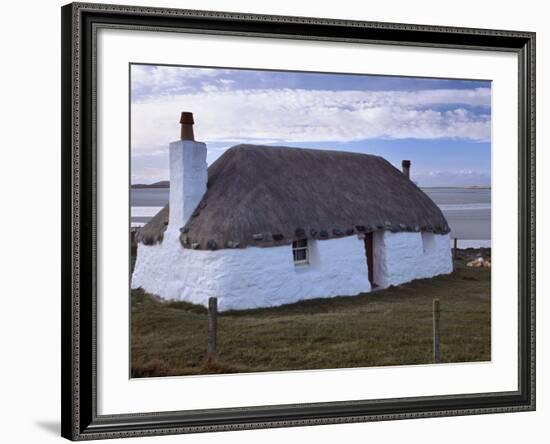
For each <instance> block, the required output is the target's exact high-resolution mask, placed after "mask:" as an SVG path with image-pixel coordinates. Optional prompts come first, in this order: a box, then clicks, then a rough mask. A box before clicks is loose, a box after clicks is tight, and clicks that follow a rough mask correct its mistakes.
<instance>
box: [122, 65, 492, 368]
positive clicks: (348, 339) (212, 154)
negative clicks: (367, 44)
mask: <svg viewBox="0 0 550 444" xmlns="http://www.w3.org/2000/svg"><path fill="white" fill-rule="evenodd" d="M129 89H130V94H129V96H130V103H129V112H130V128H129V134H130V144H129V145H130V146H129V164H130V183H129V195H130V200H129V201H130V212H129V214H130V220H129V239H130V243H129V245H130V248H129V252H128V254H129V255H130V270H129V272H130V279H129V283H130V288H129V298H130V310H131V312H130V330H131V331H130V349H131V350H130V363H129V367H130V368H129V374H130V377H131V378H150V377H167V376H189V375H208V374H231V373H250V372H281V371H296V370H301V371H303V370H319V369H342V368H364V367H379V366H403V365H440V364H446V363H466V362H470V363H471V362H490V361H491V158H492V156H491V149H492V145H491V97H492V83H491V81H490V80H487V79H459V78H457V79H452V78H427V77H410V76H402V77H401V76H395V75H391V76H390V75H380V74H376V75H374V74H370V73H345V72H343V73H336V72H307V71H281V70H266V69H249V68H247V69H242V68H238V67H206V66H179V65H161V64H143V63H130V64H129Z"/></svg>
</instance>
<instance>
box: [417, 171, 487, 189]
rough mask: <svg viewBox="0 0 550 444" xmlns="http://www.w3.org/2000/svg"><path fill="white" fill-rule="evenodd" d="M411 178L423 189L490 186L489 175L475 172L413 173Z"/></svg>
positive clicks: (483, 172)
mask: <svg viewBox="0 0 550 444" xmlns="http://www.w3.org/2000/svg"><path fill="white" fill-rule="evenodd" d="M411 178H412V180H413V181H415V182H416V183H418V185H419V186H423V187H437V186H457V187H462V186H472V185H477V186H490V185H491V176H490V173H488V172H485V171H477V170H454V171H417V172H415V171H413V172H412V173H411Z"/></svg>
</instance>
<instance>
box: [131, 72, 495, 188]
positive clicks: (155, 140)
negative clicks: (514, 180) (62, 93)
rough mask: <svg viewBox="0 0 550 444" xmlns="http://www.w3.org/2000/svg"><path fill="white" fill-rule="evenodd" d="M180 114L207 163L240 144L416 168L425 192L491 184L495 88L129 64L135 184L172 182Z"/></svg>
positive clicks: (405, 79) (464, 83) (467, 82)
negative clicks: (186, 116) (190, 122)
mask: <svg viewBox="0 0 550 444" xmlns="http://www.w3.org/2000/svg"><path fill="white" fill-rule="evenodd" d="M181 111H190V112H192V113H193V115H194V119H195V126H194V131H195V139H196V140H199V141H202V142H205V143H206V144H207V147H208V156H207V161H208V164H211V163H212V162H214V161H215V160H216V159H217V158H218V157H219V156H220V155H222V154H223V152H224V151H225V150H226V149H228V148H230V147H231V146H233V145H237V144H239V143H254V144H260V145H279V146H281V145H284V146H294V147H303V148H318V149H331V150H341V151H353V152H359V153H366V154H375V155H380V156H382V157H384V158H386V159H387V160H388V161H390V162H391V163H392V164H394V165H395V166H396V167H397V168H401V161H402V160H403V159H408V160H411V162H412V166H411V177H412V179H413V180H414V181H415V182H416V183H417V184H419V185H420V186H425V187H428V186H488V185H490V184H491V82H490V81H479V80H453V79H431V78H414V77H393V76H379V75H376V76H375V75H364V74H333V73H311V72H291V71H265V70H244V69H227V68H223V69H221V68H194V67H180V66H157V65H135V64H134V65H131V162H132V164H131V168H132V172H131V175H132V179H131V180H132V183H153V182H157V181H160V180H168V179H169V177H168V144H169V143H170V142H171V141H174V140H178V138H179V128H180V125H179V117H180V113H181Z"/></svg>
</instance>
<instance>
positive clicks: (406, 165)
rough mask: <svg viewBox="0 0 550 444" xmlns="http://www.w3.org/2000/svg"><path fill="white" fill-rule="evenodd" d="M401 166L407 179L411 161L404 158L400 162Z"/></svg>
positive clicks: (409, 176)
mask: <svg viewBox="0 0 550 444" xmlns="http://www.w3.org/2000/svg"><path fill="white" fill-rule="evenodd" d="M401 166H402V167H403V174H404V175H405V177H406V178H407V179H410V178H411V161H410V160H404V161H403V162H401Z"/></svg>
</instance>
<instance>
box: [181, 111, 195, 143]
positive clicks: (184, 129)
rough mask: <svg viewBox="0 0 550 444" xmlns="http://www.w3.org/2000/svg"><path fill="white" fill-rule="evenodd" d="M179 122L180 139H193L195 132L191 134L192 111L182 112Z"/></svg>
mask: <svg viewBox="0 0 550 444" xmlns="http://www.w3.org/2000/svg"><path fill="white" fill-rule="evenodd" d="M180 123H181V140H195V134H193V124H194V123H195V121H194V120H193V113H189V112H185V111H184V112H182V113H181V117H180Z"/></svg>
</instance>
